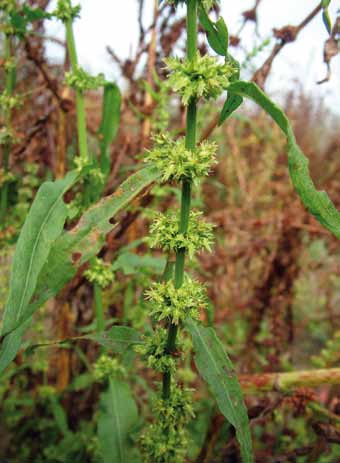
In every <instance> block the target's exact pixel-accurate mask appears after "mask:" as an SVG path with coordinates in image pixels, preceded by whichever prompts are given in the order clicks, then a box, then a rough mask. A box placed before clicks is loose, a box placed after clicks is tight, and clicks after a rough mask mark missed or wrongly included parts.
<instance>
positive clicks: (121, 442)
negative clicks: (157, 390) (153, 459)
mask: <svg viewBox="0 0 340 463" xmlns="http://www.w3.org/2000/svg"><path fill="white" fill-rule="evenodd" d="M100 408H101V411H100V414H99V419H98V438H99V442H100V447H101V451H102V457H103V461H104V463H127V462H128V461H130V459H129V455H130V453H131V443H129V441H128V438H129V435H130V432H131V430H132V428H133V427H134V425H135V424H136V422H137V419H138V412H137V406H136V403H135V401H134V399H133V397H132V394H131V391H130V388H129V385H128V384H127V383H126V382H124V381H122V380H120V379H116V378H110V380H109V388H108V390H107V391H106V392H104V393H102V395H101V401H100Z"/></svg>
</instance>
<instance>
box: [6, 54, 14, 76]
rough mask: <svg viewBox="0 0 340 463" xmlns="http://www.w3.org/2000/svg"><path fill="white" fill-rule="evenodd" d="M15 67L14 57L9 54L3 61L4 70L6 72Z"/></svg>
mask: <svg viewBox="0 0 340 463" xmlns="http://www.w3.org/2000/svg"><path fill="white" fill-rule="evenodd" d="M15 67H16V59H15V58H14V57H13V56H11V57H10V58H7V59H6V60H5V62H4V70H5V71H6V72H11V71H13V69H15Z"/></svg>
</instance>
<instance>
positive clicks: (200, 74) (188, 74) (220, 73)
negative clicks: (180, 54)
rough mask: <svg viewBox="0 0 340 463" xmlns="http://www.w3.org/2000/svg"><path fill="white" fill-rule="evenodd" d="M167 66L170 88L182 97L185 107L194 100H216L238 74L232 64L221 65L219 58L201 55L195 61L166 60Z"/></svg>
mask: <svg viewBox="0 0 340 463" xmlns="http://www.w3.org/2000/svg"><path fill="white" fill-rule="evenodd" d="M165 64H166V68H167V70H168V71H169V79H168V83H169V86H170V87H171V88H172V89H173V91H174V92H177V93H178V94H179V95H180V96H181V98H182V103H183V104H184V105H185V106H187V105H188V104H189V102H190V100H192V99H196V100H197V99H199V98H203V99H205V100H208V99H210V98H214V99H216V98H217V97H219V96H220V94H221V93H222V92H223V90H226V89H227V88H228V86H229V84H230V81H231V79H232V78H233V76H234V75H235V74H236V73H237V68H236V67H234V66H233V64H232V63H231V62H225V63H220V62H219V61H218V58H215V57H213V56H208V55H204V56H201V55H200V54H199V53H197V56H196V59H195V60H188V59H185V60H181V59H180V58H177V57H175V58H168V59H166V60H165Z"/></svg>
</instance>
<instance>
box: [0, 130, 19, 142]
mask: <svg viewBox="0 0 340 463" xmlns="http://www.w3.org/2000/svg"><path fill="white" fill-rule="evenodd" d="M18 141H19V138H18V137H17V135H16V133H15V132H14V130H13V129H12V128H7V127H2V128H1V129H0V145H6V143H10V144H11V145H14V144H15V143H18Z"/></svg>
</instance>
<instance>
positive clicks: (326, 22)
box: [322, 8, 332, 35]
mask: <svg viewBox="0 0 340 463" xmlns="http://www.w3.org/2000/svg"><path fill="white" fill-rule="evenodd" d="M322 21H323V23H324V25H325V28H326V30H327V32H328V34H329V35H330V34H331V33H332V22H331V18H330V16H329V11H328V9H327V8H325V9H324V10H323V12H322Z"/></svg>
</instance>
